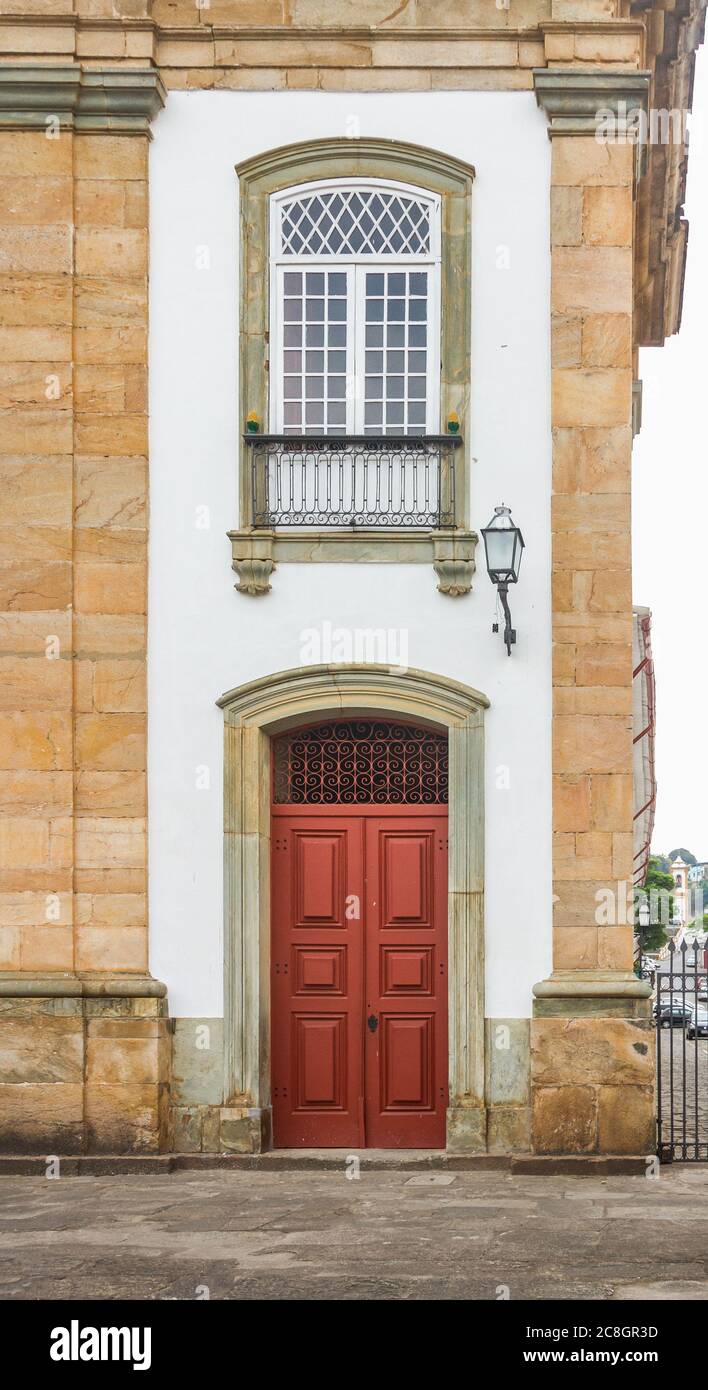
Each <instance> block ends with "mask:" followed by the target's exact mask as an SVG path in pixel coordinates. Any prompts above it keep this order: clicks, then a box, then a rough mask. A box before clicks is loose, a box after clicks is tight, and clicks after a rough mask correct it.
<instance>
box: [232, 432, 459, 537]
mask: <svg viewBox="0 0 708 1390" xmlns="http://www.w3.org/2000/svg"><path fill="white" fill-rule="evenodd" d="M244 443H245V445H246V446H247V448H246V450H245V457H246V458H248V459H249V466H250V482H251V521H252V525H253V526H254V527H255V528H256V529H257V530H259V529H267V530H271V529H280V528H281V527H316V528H333V529H334V528H337V529H340V530H341V529H342V528H346V529H347V531H349V532H351V530H352V529H353V528H358V529H362V530H376V531H402V530H409V529H410V530H413V531H421V530H424V531H430V530H434V529H440V528H449V527H454V526H455V524H456V507H455V482H456V478H455V474H456V458H455V455H456V451H457V450H458V449H459V447H460V445H461V443H462V440H461V439H460V437H459V435H384V436H373V435H348V436H347V437H335V436H311V435H280V434H278V435H276V434H266V435H255V434H252V435H245V436H244Z"/></svg>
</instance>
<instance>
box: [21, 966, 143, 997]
mask: <svg viewBox="0 0 708 1390" xmlns="http://www.w3.org/2000/svg"><path fill="white" fill-rule="evenodd" d="M166 995H167V985H164V984H163V983H162V981H161V980H154V979H153V977H152V975H129V974H125V975H122V974H116V973H113V972H111V971H106V972H105V974H104V973H101V974H98V973H94V972H89V971H79V972H77V974H75V975H74V974H69V973H68V972H64V971H59V970H57V971H53V970H47V971H25V972H23V973H22V974H20V973H19V972H18V973H12V972H10V971H3V972H2V973H0V998H2V999H38V998H41V999H49V998H60V999H79V998H94V999H98V998H119V999H164V998H165V997H166Z"/></svg>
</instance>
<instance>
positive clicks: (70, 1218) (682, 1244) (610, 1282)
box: [0, 1165, 708, 1301]
mask: <svg viewBox="0 0 708 1390" xmlns="http://www.w3.org/2000/svg"><path fill="white" fill-rule="evenodd" d="M441 1179H444V1181H441ZM706 1210H708V1165H707V1166H705V1167H704V1166H701V1167H700V1168H699V1167H695V1168H693V1169H690V1168H687V1167H683V1166H681V1167H679V1166H675V1165H674V1166H669V1167H664V1168H662V1169H661V1171H660V1174H659V1176H658V1177H654V1178H651V1177H646V1176H642V1177H640V1176H608V1177H604V1178H599V1179H598V1178H597V1177H587V1178H583V1177H567V1176H565V1175H557V1176H544V1177H540V1176H536V1177H534V1176H531V1175H523V1174H514V1173H513V1172H509V1171H495V1170H486V1171H483V1172H480V1171H459V1172H454V1173H451V1172H449V1171H448V1172H446V1173H428V1174H422V1173H419V1174H411V1171H410V1169H409V1168H405V1167H404V1168H402V1169H400V1170H395V1169H387V1170H385V1171H380V1170H369V1171H362V1172H361V1173H360V1176H359V1177H358V1179H353V1180H352V1179H349V1178H348V1177H347V1175H346V1170H345V1168H344V1167H342V1168H340V1171H338V1172H336V1171H321V1170H314V1171H289V1170H287V1169H285V1170H282V1171H278V1172H272V1171H262V1170H259V1171H257V1172H250V1171H247V1170H242V1169H239V1170H232V1171H220V1170H216V1171H206V1172H177V1173H169V1172H158V1173H153V1174H149V1175H143V1174H133V1175H120V1176H109V1175H105V1176H100V1177H92V1176H84V1177H74V1176H61V1175H60V1176H59V1177H58V1178H39V1177H20V1176H0V1298H1V1299H6V1300H28V1299H49V1300H51V1299H62V1298H68V1299H117V1298H128V1297H130V1298H139V1299H147V1300H150V1299H162V1300H197V1299H203V1298H205V1297H207V1296H208V1297H210V1298H213V1299H231V1300H237V1299H240V1300H245V1301H255V1300H298V1299H316V1300H320V1301H334V1300H347V1301H349V1300H373V1301H389V1300H399V1299H403V1300H413V1301H419V1300H440V1299H453V1300H469V1299H473V1300H480V1301H484V1300H496V1299H502V1298H506V1297H509V1298H510V1299H512V1300H513V1299H519V1300H520V1299H532V1300H544V1299H561V1300H576V1299H591V1300H597V1301H600V1300H610V1301H611V1300H620V1301H630V1300H634V1299H641V1298H644V1297H647V1298H653V1299H659V1298H666V1299H672V1300H673V1299H680V1298H686V1299H689V1300H697V1299H703V1298H708V1254H707V1252H706V1244H705V1233H706V1225H705V1220H704V1219H703V1218H704V1213H705V1211H706Z"/></svg>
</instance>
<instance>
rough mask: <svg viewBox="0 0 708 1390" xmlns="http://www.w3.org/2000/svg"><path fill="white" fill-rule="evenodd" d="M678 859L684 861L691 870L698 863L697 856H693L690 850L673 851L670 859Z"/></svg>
mask: <svg viewBox="0 0 708 1390" xmlns="http://www.w3.org/2000/svg"><path fill="white" fill-rule="evenodd" d="M678 858H681V859H683V862H684V864H688V866H689V868H693V865H694V864H697V863H698V860H697V859H696V856H695V854H691V851H690V849H672V851H671V853H670V855H669V859H678Z"/></svg>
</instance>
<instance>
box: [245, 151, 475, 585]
mask: <svg viewBox="0 0 708 1390" xmlns="http://www.w3.org/2000/svg"><path fill="white" fill-rule="evenodd" d="M236 175H237V177H238V181H239V195H240V243H241V248H240V303H241V309H240V324H239V332H240V338H239V362H240V366H239V373H240V407H239V409H240V415H241V418H242V419H243V420H245V418H246V416H247V415H248V414H249V413H250V412H251V411H255V414H256V415H257V416H258V418H259V419H260V420H263V421H265V420H267V418H268V411H269V358H270V349H269V343H268V336H269V329H270V323H269V296H268V294H267V293H264V277H265V281H266V285H267V283H268V270H269V266H268V257H269V247H270V237H269V215H270V197H271V194H273V193H276V192H278V191H280V190H281V189H283V188H287V187H288V186H289V185H290V184H301V183H308V182H311V181H314V180H319V179H328V178H348V177H352V178H353V177H356V176H361V175H365V176H367V177H375V178H384V179H391V180H392V181H393V182H397V183H408V184H413V185H416V186H418V187H420V188H423V189H426V190H427V191H429V192H433V193H436V194H438V195H439V196H440V198H441V204H442V213H441V216H442V264H441V291H442V303H443V306H444V305H445V304H446V303H447V304H450V305H454V306H455V312H454V313H445V312H444V307H443V313H442V326H441V343H440V352H441V378H440V422H441V429H442V422H443V421H446V420H447V419H448V417H449V416H450V414H452V413H453V412H456V413H457V415H458V416H459V417H460V433H461V437H462V444H461V447H460V449H459V451H458V453H459V457H460V462H459V465H458V467H459V475H458V476H457V478H456V495H457V498H458V499H459V500H458V504H457V505H458V508H459V514H458V515H457V516H456V518H455V520H456V523H457V527H456V528H454V529H453V530H452V531H451V530H450V529H446V530H445V531H442V532H440V533H438V532H432V533H428V534H423V535H421V536H416V535H411V534H408V535H404V536H401V535H400V533H398V532H386V531H378V530H376V531H375V530H369V531H367V532H356V533H353V532H351V531H346V530H342V531H339V532H338V531H336V530H334V529H332V530H327V531H320V530H316V529H313V530H311V531H310V530H308V531H303V532H301V533H299V534H296V535H294V534H293V533H292V532H290V533H289V532H288V531H287V530H286V529H284V530H283V531H281V532H277V531H276V532H261V531H254V530H253V529H252V526H251V521H252V497H251V481H250V452H249V449H248V446H247V445H246V444H244V443H243V441H241V445H240V456H239V468H240V486H239V515H240V523H241V529H238V530H234V531H231V532H229V538H230V540H231V542H232V554H233V565H234V569H235V570H236V572H237V574H238V576H239V583H238V584H237V586H236V587H237V589H238V591H239V592H240V593H246V594H251V595H253V594H263V593H267V592H268V589H269V587H270V576H271V573H272V568H273V565H274V564H275V563H278V562H280V561H284V562H287V561H298V560H301V561H315V560H325V559H326V560H327V561H329V562H331V561H333V560H334V561H335V562H336V561H338V560H342V561H350V562H360V561H362V560H371V561H375V562H376V563H389V562H391V563H399V564H400V563H410V562H411V561H413V562H415V561H417V560H420V561H422V562H427V563H430V564H434V563H435V564H436V572H437V574H438V579H439V585H438V587H439V588H440V590H441V592H443V593H447V594H451V595H454V594H457V593H465V592H468V591H469V587H470V585H471V579H472V574H473V572H474V546H475V544H476V541H477V537H476V535H475V534H474V532H471V531H468V530H467V529H466V524H465V520H466V519H465V515H464V510H463V509H464V499H465V498H466V496H467V483H466V477H467V472H468V468H469V458H468V454H469V444H468V439H467V428H466V426H467V423H468V415H469V404H470V375H471V335H472V328H471V313H472V304H471V293H470V285H471V264H472V252H471V235H472V217H471V197H472V186H473V182H474V177H475V171H474V168H473V167H472V165H470V164H467V163H465V162H464V161H462V160H459V159H457V158H456V157H455V156H453V155H448V154H445V153H443V152H441V151H439V150H435V149H427V148H425V147H424V146H420V145H414V144H407V143H405V142H401V141H397V140H382V139H378V138H376V139H375V138H369V137H360V138H357V139H350V138H347V137H346V136H345V137H342V138H341V139H334V138H331V137H325V138H323V139H319V140H306V141H303V142H301V143H298V144H296V145H286V146H282V147H280V148H278V149H274V150H267V151H264V152H263V153H262V154H259V155H257V156H255V157H254V158H252V159H247V160H245V161H243V162H242V163H241V164H239V165H238V166H237V167H236ZM458 528H459V530H458ZM437 536H439V543H438V542H436V540H435V537H437ZM261 538H263V539H264V540H266V541H268V542H269V545H267V546H265V547H262V546H261ZM269 538H270V539H269ZM449 540H451V542H452V543H451V545H448V546H447V547H446V546H445V545H443V541H449ZM452 561H454V564H451V562H452ZM438 564H439V565H440V568H439V569H438V568H437V565H438Z"/></svg>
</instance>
